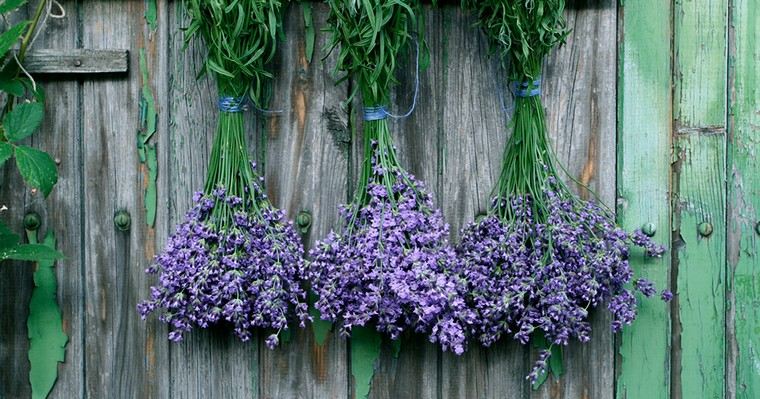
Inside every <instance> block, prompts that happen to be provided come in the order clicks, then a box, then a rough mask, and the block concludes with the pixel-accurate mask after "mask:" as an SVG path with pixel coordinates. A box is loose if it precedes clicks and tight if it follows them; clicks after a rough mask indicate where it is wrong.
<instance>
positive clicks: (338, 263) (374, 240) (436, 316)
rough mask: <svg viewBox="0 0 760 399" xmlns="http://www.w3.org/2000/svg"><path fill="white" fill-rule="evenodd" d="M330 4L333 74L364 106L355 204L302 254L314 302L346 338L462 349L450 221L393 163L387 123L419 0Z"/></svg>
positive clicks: (459, 285)
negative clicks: (360, 330)
mask: <svg viewBox="0 0 760 399" xmlns="http://www.w3.org/2000/svg"><path fill="white" fill-rule="evenodd" d="M328 5H329V6H330V15H329V17H328V23H329V26H330V29H331V32H332V35H331V40H330V44H329V49H330V50H333V49H338V50H337V51H339V52H340V54H339V56H338V60H339V62H338V65H337V66H336V71H338V72H343V73H346V76H351V77H353V78H354V79H356V81H357V82H358V85H357V86H356V92H358V93H360V94H361V96H362V100H363V101H364V104H365V107H366V108H365V118H364V119H365V121H364V124H363V135H364V160H363V163H362V167H361V172H360V175H359V182H358V185H357V189H356V193H355V195H354V199H353V201H352V202H351V203H350V204H349V205H347V206H344V207H342V208H341V210H340V216H341V219H342V222H343V223H342V226H341V228H340V230H339V231H337V232H335V231H334V232H332V233H330V235H328V237H326V238H325V239H324V240H322V241H321V242H319V243H317V245H316V247H315V248H314V249H313V250H312V251H311V253H310V254H311V257H312V259H313V262H312V264H311V266H310V276H311V282H312V288H313V289H314V291H315V293H316V294H317V295H318V297H319V299H318V300H317V302H316V304H315V306H316V308H317V309H318V310H319V311H320V312H321V314H322V318H323V319H326V320H330V321H338V322H340V329H341V332H342V333H343V334H345V335H348V334H350V332H351V329H352V328H353V327H355V326H371V327H374V328H375V329H376V330H377V331H379V332H381V333H384V334H387V335H389V336H390V337H391V338H392V339H397V338H398V337H399V335H400V334H401V333H402V332H404V331H416V332H421V333H425V334H428V335H429V336H430V340H431V341H433V342H439V343H440V344H441V345H442V346H443V347H444V348H445V349H450V350H452V351H454V352H456V353H462V352H464V350H465V333H466V330H467V328H468V327H467V325H468V323H471V322H472V320H473V316H474V312H472V311H471V310H469V309H468V308H467V306H466V303H465V302H464V297H463V295H462V292H463V290H464V289H466V285H465V284H464V283H463V280H461V279H460V278H459V276H458V273H457V272H456V269H455V268H456V267H458V265H459V264H458V262H456V260H455V257H454V252H453V249H452V248H451V247H450V246H449V244H448V241H447V237H448V225H446V223H444V221H443V218H442V216H441V212H440V210H438V209H436V208H435V207H434V205H433V203H432V199H431V196H430V194H429V193H428V192H427V191H426V190H425V188H424V185H423V184H422V183H421V182H419V181H417V180H416V179H415V178H414V177H413V176H412V175H411V174H410V173H408V172H407V171H405V170H404V169H403V168H402V167H401V166H400V163H399V162H398V159H397V157H396V148H395V147H394V146H393V143H392V139H391V135H390V132H389V130H388V122H387V120H386V119H385V118H386V117H387V116H388V115H389V114H388V112H387V111H386V110H385V107H386V106H387V104H388V100H389V97H388V93H389V89H390V86H392V85H393V84H395V83H396V79H395V77H394V73H395V68H396V65H397V62H396V58H397V54H398V52H399V51H400V50H401V49H403V48H405V47H406V44H407V43H409V42H410V40H409V39H410V38H411V37H412V35H411V34H410V30H411V29H414V28H415V27H416V26H417V25H418V22H419V11H421V9H420V4H419V2H418V1H416V0H412V1H405V0H401V1H395V2H388V1H381V0H369V1H366V2H356V1H354V0H328ZM419 45H420V46H421V47H423V48H424V43H420V44H419Z"/></svg>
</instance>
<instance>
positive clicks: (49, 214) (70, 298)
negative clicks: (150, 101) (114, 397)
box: [0, 1, 86, 398]
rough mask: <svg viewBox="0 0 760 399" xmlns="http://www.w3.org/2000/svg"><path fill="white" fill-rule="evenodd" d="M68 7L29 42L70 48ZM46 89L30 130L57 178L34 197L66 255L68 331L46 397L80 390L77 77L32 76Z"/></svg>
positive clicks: (72, 29) (63, 295)
mask: <svg viewBox="0 0 760 399" xmlns="http://www.w3.org/2000/svg"><path fill="white" fill-rule="evenodd" d="M62 5H63V7H64V8H66V9H67V10H70V11H71V12H73V14H69V17H67V18H64V19H52V20H49V21H48V23H47V25H46V27H45V30H44V32H43V33H42V34H41V35H40V36H39V37H38V38H37V41H36V42H35V47H36V48H74V47H76V45H77V38H78V36H79V31H78V26H77V19H76V6H75V3H74V2H73V1H66V2H63V3H62ZM38 83H39V84H41V85H42V86H43V87H44V89H45V92H46V99H45V110H46V112H45V121H44V122H43V125H42V127H41V128H40V131H39V132H38V133H37V134H36V135H35V136H33V138H34V145H35V146H39V147H40V148H42V149H43V150H45V151H47V152H48V153H49V154H50V155H51V156H52V157H53V158H54V159H57V160H59V161H60V163H59V164H58V183H57V184H56V185H55V188H54V189H53V191H52V192H51V194H50V196H49V197H48V199H47V200H44V201H43V200H42V199H41V198H39V199H37V200H36V201H34V203H35V205H34V208H36V210H37V212H38V213H40V215H41V216H42V219H43V221H44V223H45V224H46V227H44V229H48V230H52V231H53V232H54V233H55V234H56V239H57V241H58V243H57V246H58V249H59V250H60V251H61V252H63V254H64V255H65V256H66V258H65V259H62V260H59V261H58V262H56V264H55V270H56V275H57V278H58V304H59V306H60V307H61V313H62V317H63V329H64V332H65V333H66V335H68V337H69V342H68V344H67V345H66V356H65V363H63V365H60V366H59V368H58V380H57V382H56V384H55V385H54V386H53V390H52V391H51V393H50V396H49V397H50V398H81V397H83V396H84V378H85V377H84V358H85V350H86V349H85V348H86V347H85V334H84V331H83V329H82V326H83V325H84V315H85V313H84V284H83V281H84V270H85V269H84V254H83V250H82V242H83V241H82V238H83V234H84V231H83V227H84V226H83V220H84V219H83V216H84V213H83V211H82V209H83V203H82V202H79V201H72V200H71V199H72V198H81V195H82V192H81V189H82V168H81V164H82V162H83V160H82V152H81V136H80V133H81V127H82V122H81V115H80V111H81V109H80V107H79V104H80V101H81V93H80V91H79V88H80V87H81V83H79V82H76V81H54V80H45V79H44V78H43V79H39V78H38ZM0 396H2V395H0Z"/></svg>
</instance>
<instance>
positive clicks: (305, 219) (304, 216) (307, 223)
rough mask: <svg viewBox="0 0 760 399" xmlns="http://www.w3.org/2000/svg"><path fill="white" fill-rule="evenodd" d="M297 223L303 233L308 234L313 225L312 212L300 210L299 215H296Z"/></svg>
mask: <svg viewBox="0 0 760 399" xmlns="http://www.w3.org/2000/svg"><path fill="white" fill-rule="evenodd" d="M296 224H297V225H298V230H300V231H301V234H306V233H307V232H308V231H309V227H311V214H310V213H309V212H307V211H301V212H298V216H296Z"/></svg>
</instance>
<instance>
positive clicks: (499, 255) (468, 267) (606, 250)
mask: <svg viewBox="0 0 760 399" xmlns="http://www.w3.org/2000/svg"><path fill="white" fill-rule="evenodd" d="M547 187H550V189H545V190H544V193H543V198H542V201H543V202H542V203H541V204H540V205H539V204H537V202H536V200H535V199H534V198H530V197H527V196H525V197H524V196H519V195H514V196H512V197H510V198H495V199H494V200H493V203H492V204H493V208H492V212H491V213H489V215H487V216H486V217H484V218H483V219H481V220H479V221H476V222H473V223H471V224H470V225H469V226H467V227H466V228H465V229H464V230H463V233H462V239H461V242H460V244H459V245H458V247H457V255H458V258H459V260H460V262H461V265H460V266H459V267H457V268H455V269H456V270H459V271H461V272H462V273H463V274H462V278H463V279H464V280H465V281H467V283H468V284H469V290H468V293H467V303H468V304H469V305H470V306H471V307H472V309H474V310H475V311H476V312H477V315H476V317H475V323H473V324H472V325H471V327H472V334H474V336H475V337H476V338H477V339H478V340H479V341H480V342H481V343H483V344H484V345H486V346H489V345H491V344H493V343H494V342H496V341H497V340H498V339H500V338H501V337H502V336H504V335H508V336H512V337H513V338H514V339H516V340H518V341H520V342H521V343H523V344H526V343H527V342H528V341H529V340H530V338H531V337H532V336H533V334H535V333H538V332H541V333H543V335H544V336H545V337H546V339H547V340H548V341H549V342H550V343H551V344H557V345H567V344H568V343H569V340H570V339H571V338H575V339H578V340H579V341H581V342H586V341H588V340H589V339H590V334H591V325H590V324H589V321H588V315H589V310H590V309H593V308H595V307H597V306H599V305H601V304H604V303H606V304H607V309H608V310H609V311H610V313H611V314H612V316H613V320H612V329H613V330H614V331H619V330H620V329H621V328H622V327H623V326H624V325H627V324H630V323H631V322H632V321H633V320H634V319H635V317H636V299H635V297H634V295H633V294H632V292H631V291H630V289H629V288H627V286H628V284H629V283H631V281H632V279H633V271H632V270H631V267H630V265H629V263H628V257H629V250H628V245H629V244H630V243H632V244H634V245H637V246H642V247H644V248H645V250H646V252H647V253H648V254H649V255H652V256H659V255H661V254H662V253H663V252H664V249H663V248H662V247H660V246H658V245H657V244H655V243H653V242H652V241H651V239H649V237H647V236H645V235H643V234H637V233H634V234H632V235H628V234H627V233H626V232H625V231H623V230H621V229H619V228H618V227H616V226H615V224H614V222H613V218H612V217H611V215H610V214H609V212H607V211H606V210H604V209H602V208H600V207H598V206H597V205H595V204H593V203H591V202H586V201H582V200H580V199H578V198H577V197H575V196H573V195H572V194H570V193H565V191H563V190H561V189H555V188H556V180H553V179H552V180H551V181H549V182H548V183H547ZM634 288H635V289H636V290H637V291H640V292H641V293H642V294H644V295H645V296H652V295H654V294H655V293H656V291H655V288H654V285H653V284H652V283H651V282H650V281H648V280H645V279H637V280H636V283H635V287H634ZM535 374H536V373H535V369H534V372H532V373H531V377H533V376H535Z"/></svg>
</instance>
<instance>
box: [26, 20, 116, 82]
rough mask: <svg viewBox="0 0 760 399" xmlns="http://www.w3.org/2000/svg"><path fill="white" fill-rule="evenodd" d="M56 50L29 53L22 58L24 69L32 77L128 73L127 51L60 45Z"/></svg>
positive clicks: (40, 50)
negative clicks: (39, 75)
mask: <svg viewBox="0 0 760 399" xmlns="http://www.w3.org/2000/svg"><path fill="white" fill-rule="evenodd" d="M66 20H69V21H71V20H72V18H71V17H70V16H69V18H66ZM52 21H56V20H55V19H52ZM49 26H50V25H49ZM58 47H60V48H49V49H39V50H34V51H30V52H29V53H27V55H26V59H24V68H26V70H27V71H28V72H29V73H32V74H45V73H53V74H95V73H113V74H117V73H125V72H127V68H128V66H129V62H128V58H129V51H128V50H93V49H78V48H71V49H69V48H66V46H63V45H61V46H58Z"/></svg>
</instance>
